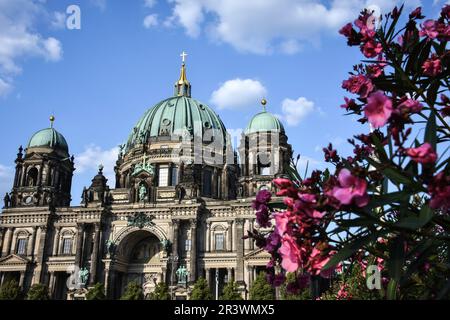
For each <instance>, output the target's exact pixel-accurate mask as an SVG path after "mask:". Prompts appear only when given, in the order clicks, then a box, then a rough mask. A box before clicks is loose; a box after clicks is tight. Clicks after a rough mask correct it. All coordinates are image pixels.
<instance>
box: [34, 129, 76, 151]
mask: <svg viewBox="0 0 450 320" xmlns="http://www.w3.org/2000/svg"><path fill="white" fill-rule="evenodd" d="M37 147H50V148H53V149H59V150H62V151H65V152H66V153H67V154H68V153H69V146H68V145H67V141H66V139H65V138H64V136H63V135H62V134H61V133H59V132H58V131H56V130H55V129H53V128H47V129H42V130H40V131H38V132H36V133H35V134H34V135H33V136H32V137H31V139H30V142H29V143H28V148H37Z"/></svg>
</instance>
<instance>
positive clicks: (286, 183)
mask: <svg viewBox="0 0 450 320" xmlns="http://www.w3.org/2000/svg"><path fill="white" fill-rule="evenodd" d="M273 183H275V185H276V186H277V187H278V188H281V189H287V188H290V187H292V181H291V180H289V179H284V178H277V179H274V180H273Z"/></svg>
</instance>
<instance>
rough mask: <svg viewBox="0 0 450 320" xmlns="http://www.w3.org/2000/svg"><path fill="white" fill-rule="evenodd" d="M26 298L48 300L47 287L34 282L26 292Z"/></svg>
mask: <svg viewBox="0 0 450 320" xmlns="http://www.w3.org/2000/svg"><path fill="white" fill-rule="evenodd" d="M27 300H50V296H49V292H48V287H47V286H46V285H44V284H41V283H35V284H33V285H32V286H31V288H30V290H28V293H27Z"/></svg>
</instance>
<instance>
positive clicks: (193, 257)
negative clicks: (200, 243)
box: [190, 219, 197, 282]
mask: <svg viewBox="0 0 450 320" xmlns="http://www.w3.org/2000/svg"><path fill="white" fill-rule="evenodd" d="M190 223H191V257H190V263H191V268H190V269H191V270H190V279H191V281H192V282H194V281H195V280H196V279H197V220H196V219H191V220H190Z"/></svg>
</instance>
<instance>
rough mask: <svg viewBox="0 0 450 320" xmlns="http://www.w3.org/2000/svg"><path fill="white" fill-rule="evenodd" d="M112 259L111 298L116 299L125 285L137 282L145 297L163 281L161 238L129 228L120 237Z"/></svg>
mask: <svg viewBox="0 0 450 320" xmlns="http://www.w3.org/2000/svg"><path fill="white" fill-rule="evenodd" d="M119 238H120V239H118V240H119V243H118V245H117V250H116V255H115V257H114V268H113V270H112V271H113V273H114V277H113V279H112V283H111V285H112V286H113V296H114V298H119V297H120V296H121V295H122V293H123V292H124V290H125V288H126V286H127V284H128V283H129V282H131V281H134V282H137V283H138V284H139V285H141V286H142V287H143V289H144V293H145V294H146V295H147V294H149V293H150V292H152V291H153V289H154V287H155V286H156V284H157V283H159V282H164V281H165V262H164V250H163V248H162V245H161V239H160V238H159V237H158V236H156V235H155V233H153V232H152V231H150V230H147V229H137V230H134V229H130V230H128V232H126V233H125V234H122V235H121V236H120V237H119Z"/></svg>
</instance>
